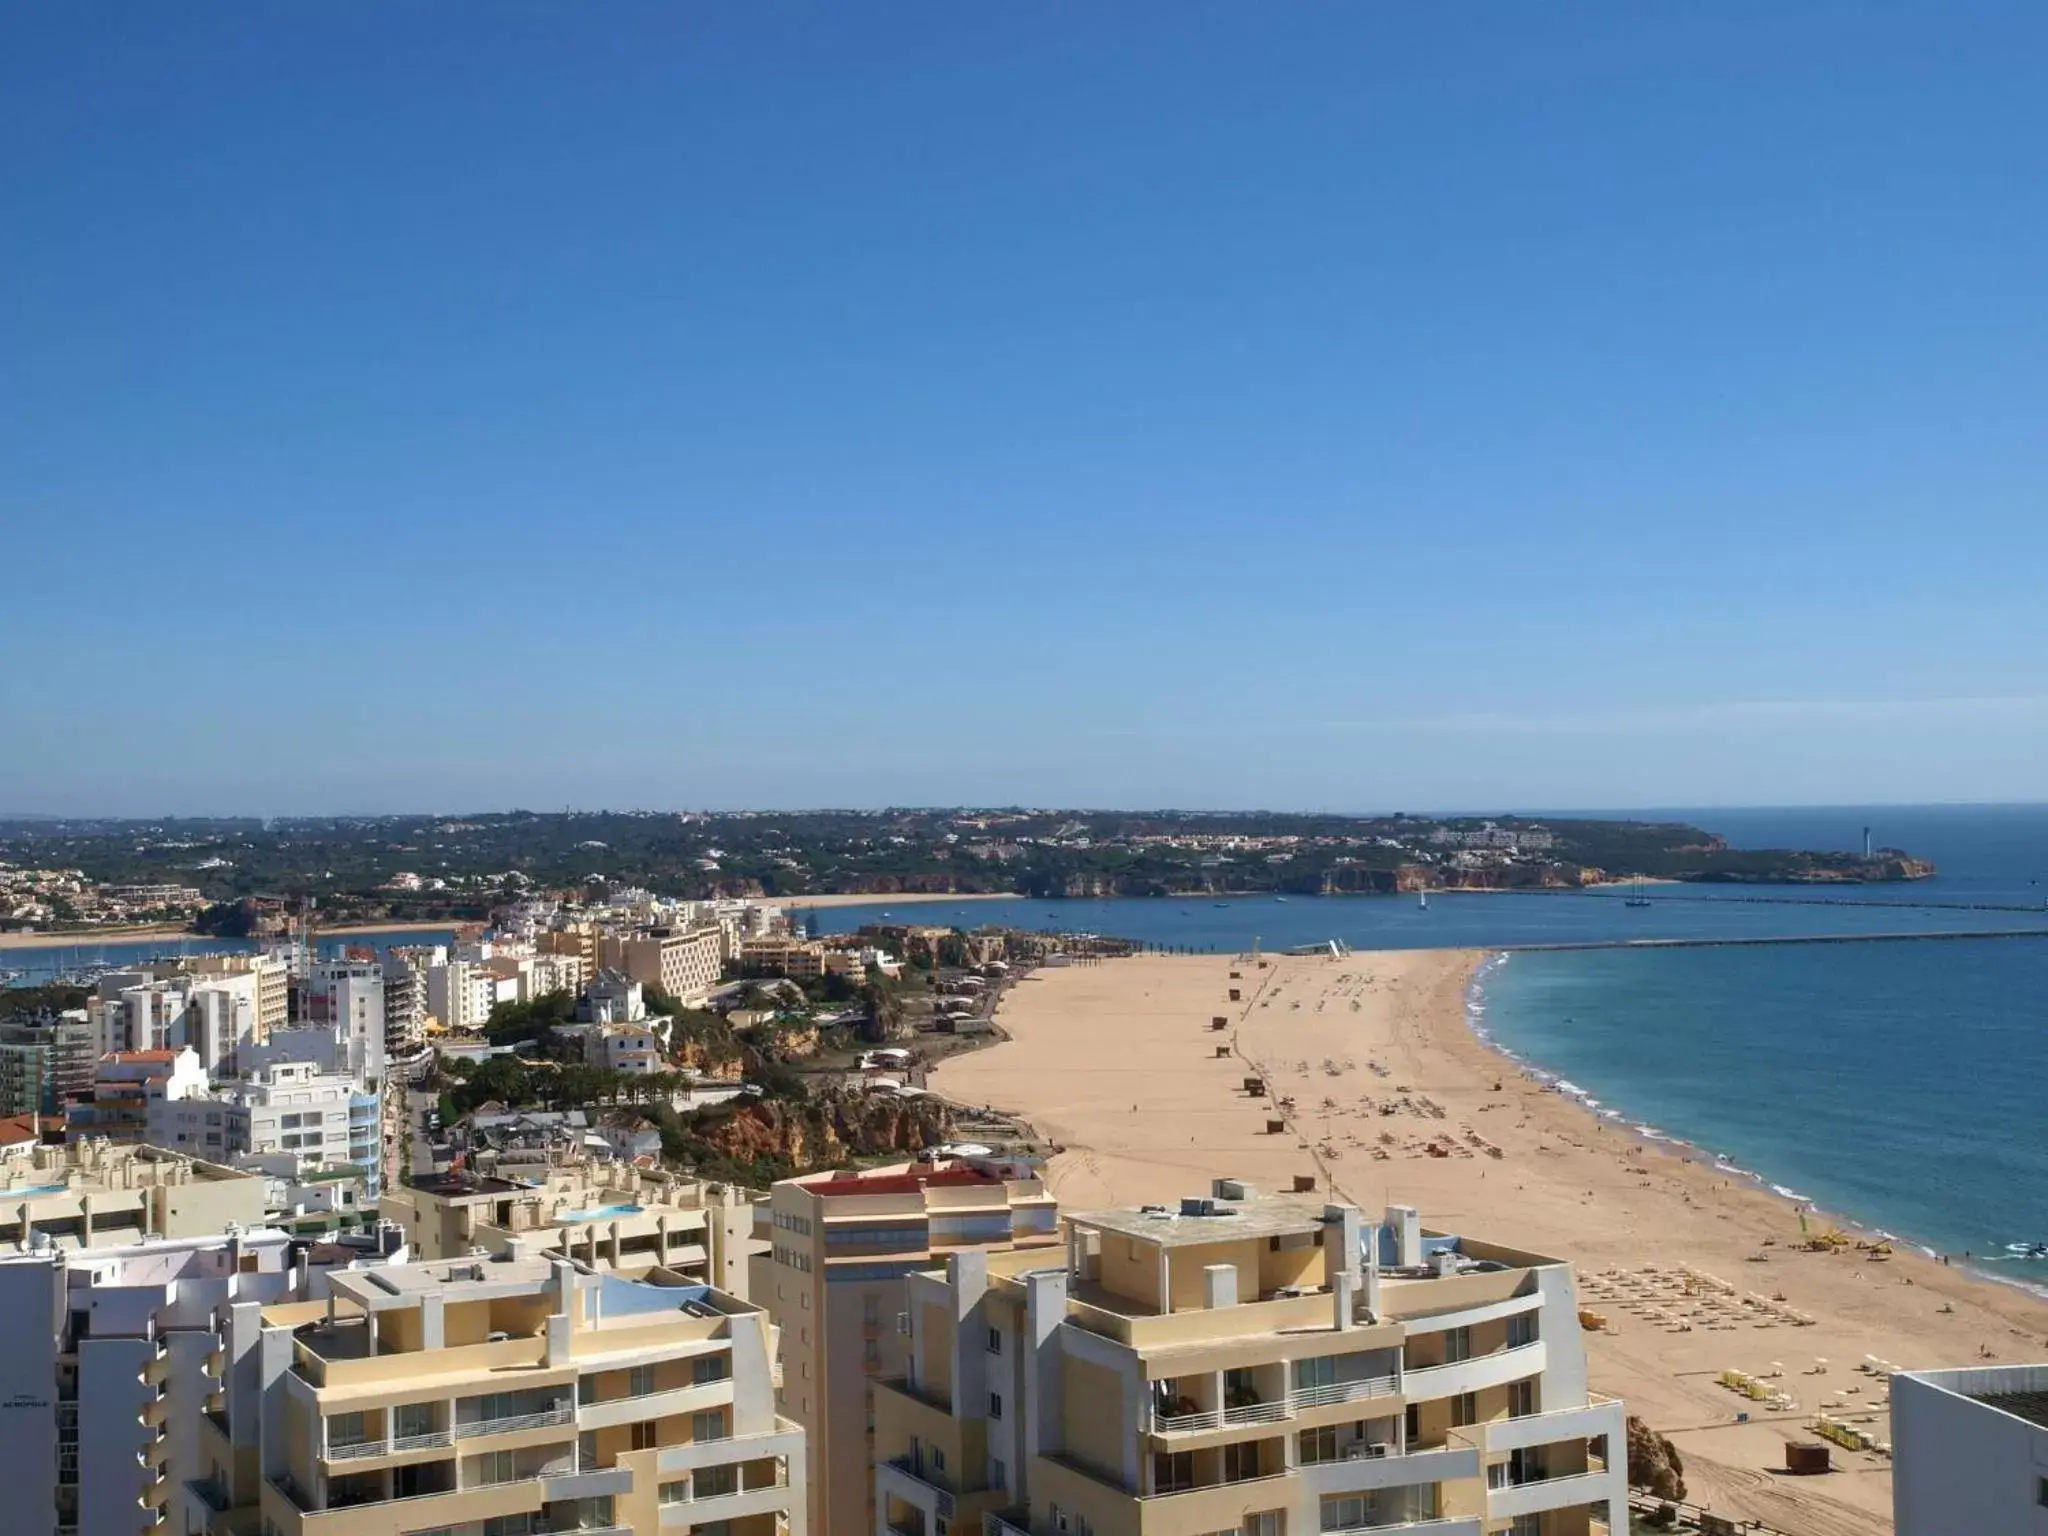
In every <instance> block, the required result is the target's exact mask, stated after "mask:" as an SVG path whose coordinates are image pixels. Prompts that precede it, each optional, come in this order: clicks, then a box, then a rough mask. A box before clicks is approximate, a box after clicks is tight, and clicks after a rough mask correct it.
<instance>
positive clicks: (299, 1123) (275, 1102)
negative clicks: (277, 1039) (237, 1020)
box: [147, 1061, 384, 1199]
mask: <svg viewBox="0 0 2048 1536" xmlns="http://www.w3.org/2000/svg"><path fill="white" fill-rule="evenodd" d="M380 1109H381V1100H380V1098H379V1096H378V1092H377V1090H376V1089H374V1088H368V1089H366V1088H364V1087H362V1086H360V1085H358V1083H357V1082H356V1079H355V1078H354V1077H353V1076H351V1075H349V1074H347V1073H344V1072H329V1071H323V1070H322V1069H321V1067H320V1066H319V1065H318V1064H317V1063H315V1062H310V1061H282V1062H276V1063H273V1064H270V1065H266V1066H260V1067H257V1068H256V1069H255V1070H254V1071H252V1072H251V1073H250V1075H249V1076H248V1077H246V1078H244V1079H242V1080H240V1081H236V1082H229V1083H223V1084H221V1085H219V1086H218V1087H217V1088H216V1089H215V1090H214V1092H213V1093H211V1094H208V1095H204V1096H197V1097H192V1098H185V1099H157V1100H153V1101H152V1102H151V1103H150V1106H149V1130H148V1133H147V1139H148V1141H149V1143H150V1145H151V1146H157V1147H163V1148H165V1149H166V1150H169V1151H172V1152H183V1153H184V1154H186V1155H187V1156H188V1157H201V1158H205V1159H206V1160H207V1161H209V1162H227V1161H235V1162H237V1163H239V1164H240V1165H242V1166H255V1167H260V1168H262V1169H263V1170H264V1171H265V1172H268V1173H272V1174H277V1175H279V1176H281V1177H287V1178H293V1179H297V1178H303V1177H305V1176H306V1175H307V1174H310V1173H312V1172H313V1171H315V1170H316V1169H320V1168H327V1167H332V1166H334V1165H337V1164H343V1163H346V1164H351V1165H353V1166H354V1167H356V1168H357V1169H359V1170H360V1171H361V1173H362V1176H363V1187H364V1192H365V1193H366V1194H368V1195H369V1196H370V1197H371V1198H373V1199H374V1198H375V1197H376V1196H377V1195H378V1194H380V1193H381V1192H382V1188H383V1161H384V1158H383V1135H382V1127H381V1125H380V1113H379V1112H380Z"/></svg>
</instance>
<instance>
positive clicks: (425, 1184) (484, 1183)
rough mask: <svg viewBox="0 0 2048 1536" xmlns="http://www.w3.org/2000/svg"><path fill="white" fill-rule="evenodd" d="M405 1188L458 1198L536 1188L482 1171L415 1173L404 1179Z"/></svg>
mask: <svg viewBox="0 0 2048 1536" xmlns="http://www.w3.org/2000/svg"><path fill="white" fill-rule="evenodd" d="M405 1184H406V1188H408V1189H416V1190H418V1191H419V1192H420V1193H421V1194H423V1195H442V1196H452V1197H455V1198H460V1197H461V1196H464V1195H522V1194H527V1193H529V1192H531V1191H532V1190H534V1189H536V1188H538V1186H537V1185H533V1184H522V1183H519V1182H518V1181H517V1180H514V1179H500V1178H496V1177H494V1176H492V1175H490V1174H482V1173H416V1174H414V1175H413V1176H412V1177H411V1178H409V1179H407V1180H406V1181H405Z"/></svg>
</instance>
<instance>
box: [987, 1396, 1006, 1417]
mask: <svg viewBox="0 0 2048 1536" xmlns="http://www.w3.org/2000/svg"><path fill="white" fill-rule="evenodd" d="M988 1416H989V1417H990V1418H992V1419H1000V1418H1001V1417H1002V1416H1003V1394H1002V1393H1000V1392H991V1393H989V1395H988Z"/></svg>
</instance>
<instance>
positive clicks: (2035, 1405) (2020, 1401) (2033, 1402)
mask: <svg viewBox="0 0 2048 1536" xmlns="http://www.w3.org/2000/svg"><path fill="white" fill-rule="evenodd" d="M1970 1396H1971V1397H1972V1398H1973V1399H1975V1400H1976V1401H1977V1402H1980V1403H1982V1404H1983V1405H1984V1406H1985V1407H1986V1408H1996V1409H1997V1410H1998V1411H1999V1412H2000V1413H2009V1414H2011V1415H2012V1416H2013V1417H2014V1418H2016V1419H2025V1420H2026V1421H2027V1422H2028V1423H2029V1424H2038V1425H2040V1426H2041V1427H2042V1428H2043V1429H2048V1391H2040V1392H1972V1393H1971V1394H1970Z"/></svg>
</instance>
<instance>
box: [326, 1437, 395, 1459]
mask: <svg viewBox="0 0 2048 1536" xmlns="http://www.w3.org/2000/svg"><path fill="white" fill-rule="evenodd" d="M390 1450H391V1442H390V1441H388V1440H344V1441H333V1442H330V1443H329V1445H328V1447H327V1459H328V1460H329V1461H361V1460H363V1459H364V1458H365V1457H368V1456H383V1455H387V1454H389V1452H390Z"/></svg>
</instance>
